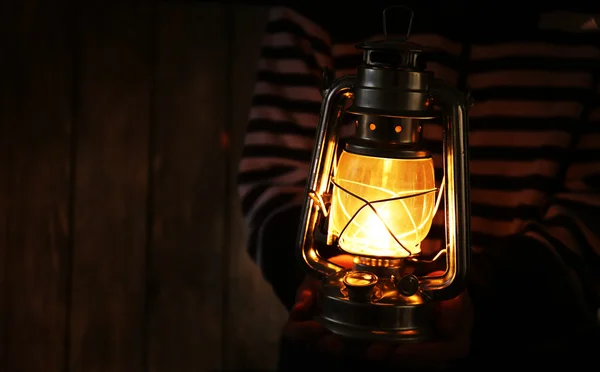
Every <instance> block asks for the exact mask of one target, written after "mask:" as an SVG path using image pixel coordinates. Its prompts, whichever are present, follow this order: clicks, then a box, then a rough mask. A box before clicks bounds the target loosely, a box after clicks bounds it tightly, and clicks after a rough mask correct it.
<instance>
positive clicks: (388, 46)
mask: <svg viewBox="0 0 600 372" xmlns="http://www.w3.org/2000/svg"><path fill="white" fill-rule="evenodd" d="M388 9H389V8H388ZM385 17H386V15H385V11H384V35H386V36H385V38H384V39H383V40H379V41H373V42H364V43H362V44H360V45H357V48H359V49H361V50H362V51H363V61H362V64H361V65H360V66H359V67H358V70H357V73H356V75H353V76H345V77H341V78H338V79H336V80H333V79H330V82H331V83H330V84H328V86H327V87H325V89H324V92H323V102H322V106H321V113H320V120H319V124H318V129H317V138H316V142H315V146H314V150H313V155H312V162H311V166H310V174H309V177H308V183H307V189H306V197H305V201H304V208H303V214H302V219H301V225H300V233H299V239H298V255H299V258H300V260H301V262H302V263H303V264H304V266H305V267H306V268H307V269H308V271H309V273H312V274H317V275H318V276H319V277H320V278H321V279H322V281H321V288H320V296H319V300H318V304H319V306H318V308H319V315H318V318H319V320H320V321H321V322H322V323H323V324H324V325H325V327H326V328H328V329H330V330H331V331H332V332H334V333H337V334H340V335H343V336H347V337H351V338H360V339H382V340H393V341H407V342H411V341H419V340H423V339H425V338H428V337H429V336H430V334H431V325H432V323H433V320H432V318H431V314H432V309H433V307H434V305H435V302H436V301H440V300H444V299H450V298H453V297H455V296H457V295H458V294H459V293H460V292H461V291H462V289H463V288H464V285H465V279H466V277H467V275H468V268H469V262H470V227H469V223H470V212H469V193H468V189H469V182H468V176H469V170H468V159H469V156H468V118H467V110H468V108H469V106H470V100H469V98H468V96H467V94H466V93H463V92H461V91H459V90H458V89H457V88H455V87H453V86H451V85H449V84H447V83H445V82H444V81H442V80H440V79H438V78H436V77H434V74H433V73H432V72H430V71H426V69H425V67H424V66H425V63H424V62H423V56H424V55H426V54H425V53H424V52H426V50H425V49H424V48H423V47H421V46H419V45H417V44H414V43H410V42H408V41H407V38H408V34H409V33H410V26H409V32H408V33H407V36H406V37H403V38H400V39H394V38H392V37H390V36H388V35H387V32H386V30H385ZM411 24H412V11H411ZM331 80H333V81H331ZM348 104H350V106H349V107H348ZM346 107H347V108H346ZM345 114H352V116H353V118H355V123H354V124H355V133H354V135H353V136H351V137H350V138H348V139H347V141H346V145H345V148H343V149H341V148H339V147H341V146H340V127H341V126H342V118H343V117H345ZM436 118H437V119H440V118H441V120H442V124H443V126H444V141H443V158H444V176H443V179H442V180H441V183H440V184H439V186H436V185H437V184H436V182H435V176H434V165H433V160H432V156H431V154H430V153H429V152H428V151H427V150H426V149H425V148H424V146H422V133H423V130H424V129H423V128H424V127H426V126H427V125H428V122H429V123H431V120H432V119H436ZM442 197H443V198H442ZM442 199H443V200H444V208H443V209H444V212H445V215H446V218H445V222H446V223H445V231H446V234H445V238H446V239H445V240H446V241H445V244H443V248H442V250H440V251H439V252H438V254H436V255H435V256H434V257H432V256H429V257H426V256H424V255H423V254H422V253H421V242H422V241H423V240H424V239H425V237H426V236H427V234H428V233H429V230H430V228H431V225H432V220H433V217H434V215H435V214H436V211H437V207H438V206H439V203H440V201H441V200H442ZM324 246H327V247H330V248H334V249H337V250H339V251H340V253H347V254H351V255H353V256H354V258H353V263H354V265H353V267H352V268H351V269H345V268H343V267H341V266H338V265H337V264H335V263H333V262H332V261H330V260H328V259H326V258H324V257H325V256H324V255H323V254H321V253H320V252H319V247H324ZM442 257H445V261H446V262H445V270H441V271H439V272H442V273H441V274H439V275H433V276H432V275H419V274H418V273H416V272H415V269H414V268H415V267H416V266H418V265H421V266H427V265H428V264H430V263H431V262H432V261H433V260H438V261H440V260H442ZM438 263H439V262H438Z"/></svg>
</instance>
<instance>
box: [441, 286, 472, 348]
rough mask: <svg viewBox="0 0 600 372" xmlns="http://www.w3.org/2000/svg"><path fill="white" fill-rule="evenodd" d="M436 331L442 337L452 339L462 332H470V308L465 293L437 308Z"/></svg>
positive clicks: (442, 303)
mask: <svg viewBox="0 0 600 372" xmlns="http://www.w3.org/2000/svg"><path fill="white" fill-rule="evenodd" d="M437 310H438V329H439V331H440V332H441V334H442V336H445V337H453V336H455V335H458V334H462V333H464V332H470V329H471V323H472V308H471V305H470V302H469V297H468V295H467V294H466V293H463V294H461V295H460V296H458V297H456V298H453V299H451V300H448V301H443V302H441V303H440V304H439V306H438V309H437Z"/></svg>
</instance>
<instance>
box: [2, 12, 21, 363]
mask: <svg viewBox="0 0 600 372" xmlns="http://www.w3.org/2000/svg"><path fill="white" fill-rule="evenodd" d="M15 5H16V4H14V3H13V2H7V1H5V2H2V3H0V14H11V13H12V14H15V10H16V9H15ZM15 18H16V17H12V18H10V19H6V17H3V18H2V21H0V81H2V83H1V84H0V369H1V370H5V369H6V356H7V354H6V351H7V348H8V339H7V337H6V336H7V333H6V331H7V328H6V326H7V323H6V321H7V319H6V314H7V310H8V307H9V306H8V303H7V301H8V298H7V296H6V290H7V288H8V287H7V286H8V283H9V278H8V276H7V269H8V262H7V258H8V221H9V207H10V205H9V200H10V182H11V181H10V180H11V176H12V175H11V172H10V168H11V165H10V156H11V145H10V144H11V140H10V137H9V136H10V130H11V129H12V126H13V125H14V124H15V122H14V121H15V115H16V112H15V108H16V102H17V100H16V97H15V94H14V90H15V87H16V86H17V80H18V79H15V76H16V74H15V73H14V72H15V71H16V69H17V66H18V63H17V58H15V55H16V53H17V45H18V40H17V37H16V26H17V25H16V22H15V21H16V19H15Z"/></svg>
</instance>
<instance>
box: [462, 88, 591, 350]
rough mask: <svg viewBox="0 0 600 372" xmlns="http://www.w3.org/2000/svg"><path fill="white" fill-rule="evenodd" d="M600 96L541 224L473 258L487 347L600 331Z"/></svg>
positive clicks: (576, 136)
mask: <svg viewBox="0 0 600 372" xmlns="http://www.w3.org/2000/svg"><path fill="white" fill-rule="evenodd" d="M594 84H595V85H594V86H597V84H598V79H597V77H596V78H595V81H594ZM599 90H600V89H598V88H597V89H596V90H593V89H590V91H593V92H592V94H591V97H590V100H589V102H588V104H587V105H586V106H585V107H584V111H583V119H582V122H581V124H580V127H579V128H576V129H575V130H574V131H573V133H572V141H571V144H572V145H571V148H570V149H569V150H568V151H569V153H568V154H567V155H566V158H567V161H566V162H565V164H564V168H563V170H564V171H563V172H562V173H563V174H562V180H561V182H560V183H559V184H558V185H557V190H556V192H555V193H554V194H552V195H551V197H550V198H548V203H547V208H546V209H545V210H544V211H543V213H542V214H541V215H542V218H541V219H540V220H539V221H532V222H529V223H528V224H527V226H526V227H525V229H524V231H523V232H522V233H520V234H518V235H515V236H511V237H508V238H506V239H503V240H500V241H499V242H498V244H501V245H502V247H497V248H496V249H494V248H491V249H486V250H485V253H479V254H475V255H474V257H473V264H472V268H473V272H472V275H471V279H472V280H471V283H472V284H471V288H470V290H471V292H473V295H472V297H473V299H474V303H475V308H476V315H477V319H476V324H477V322H479V332H478V333H479V336H480V337H481V338H482V339H485V340H486V341H488V342H493V341H492V340H491V338H494V339H495V341H497V342H499V341H500V340H506V339H507V337H510V335H511V334H512V337H511V338H513V339H514V340H512V341H511V343H527V344H530V345H531V344H533V345H535V344H537V345H541V344H545V343H552V341H553V340H557V339H559V338H563V342H564V340H566V339H570V340H578V339H580V340H581V339H585V336H583V335H585V334H589V333H590V332H596V330H597V328H598V315H599V308H600V105H599V99H598V96H599V94H598V92H599ZM476 331H477V330H476ZM515 332H517V334H515ZM484 345H485V342H482V343H480V346H481V347H485V346H484Z"/></svg>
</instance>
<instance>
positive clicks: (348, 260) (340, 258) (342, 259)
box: [329, 254, 354, 269]
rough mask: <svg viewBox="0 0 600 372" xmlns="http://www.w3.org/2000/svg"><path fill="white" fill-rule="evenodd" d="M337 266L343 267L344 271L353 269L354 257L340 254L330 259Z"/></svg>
mask: <svg viewBox="0 0 600 372" xmlns="http://www.w3.org/2000/svg"><path fill="white" fill-rule="evenodd" d="M329 260H330V261H331V262H333V263H334V264H336V265H339V266H341V267H343V268H344V269H351V268H352V266H353V265H354V256H351V255H349V254H340V255H337V256H333V257H331V258H330V259H329Z"/></svg>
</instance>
